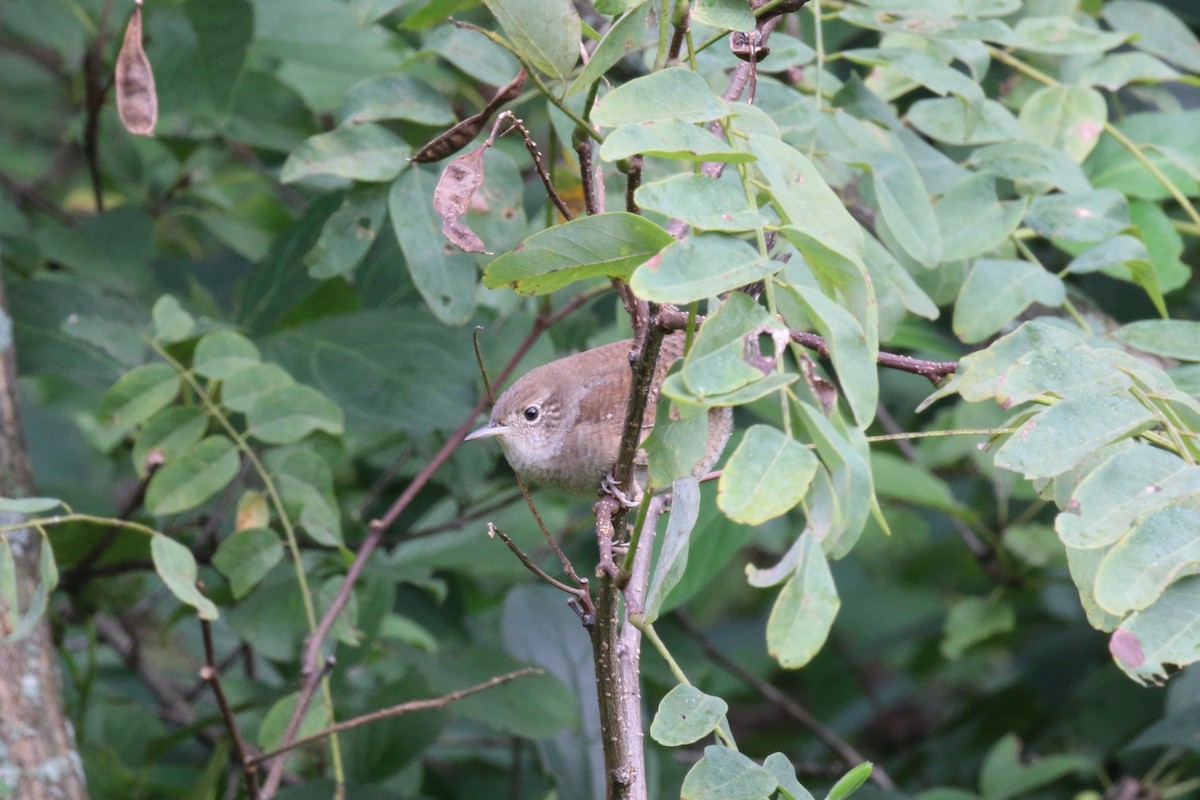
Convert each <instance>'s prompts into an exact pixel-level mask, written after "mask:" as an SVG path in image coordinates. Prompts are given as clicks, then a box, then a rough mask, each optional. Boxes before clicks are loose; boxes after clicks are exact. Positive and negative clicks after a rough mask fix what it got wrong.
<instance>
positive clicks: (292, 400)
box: [246, 385, 344, 444]
mask: <svg viewBox="0 0 1200 800" xmlns="http://www.w3.org/2000/svg"><path fill="white" fill-rule="evenodd" d="M246 422H247V430H246V432H247V433H248V434H249V435H251V436H253V437H255V438H256V439H259V440H261V441H264V442H269V443H270V444H288V443H290V442H297V441H299V440H301V439H303V438H304V437H305V436H308V435H309V434H310V433H312V432H313V431H325V432H326V433H332V434H339V433H341V432H342V430H343V428H344V419H343V416H342V409H341V408H339V407H338V405H337V403H335V402H333V401H332V400H330V399H329V398H328V397H326V396H325V395H323V394H321V393H320V392H318V391H317V390H316V389H314V388H312V387H311V386H300V385H296V386H281V387H279V388H277V389H273V390H271V391H269V392H265V393H264V394H261V395H259V396H258V398H257V399H255V401H254V403H253V405H251V406H250V409H249V410H248V411H247V412H246Z"/></svg>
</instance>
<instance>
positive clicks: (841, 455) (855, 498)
mask: <svg viewBox="0 0 1200 800" xmlns="http://www.w3.org/2000/svg"><path fill="white" fill-rule="evenodd" d="M794 408H795V410H796V413H797V414H799V416H800V419H801V422H802V423H803V425H804V428H805V430H806V431H807V432H808V435H809V437H810V438H811V439H812V440H813V444H815V445H816V446H817V454H818V455H820V457H821V462H822V463H823V464H824V465H825V467H826V469H827V470H828V472H829V482H830V484H831V486H832V495H833V496H834V498H836V501H831V503H832V504H834V505H836V510H834V511H832V512H831V517H832V518H831V519H830V521H829V522H828V529H827V530H825V531H824V537H823V538H822V546H823V547H824V548H825V551H826V552H827V553H829V556H830V557H831V558H841V557H843V556H845V555H846V554H847V553H849V552H850V548H852V547H853V546H854V543H855V542H856V541H857V540H858V537H859V536H860V535H861V534H862V531H863V528H864V526H865V525H866V524H867V517H868V516H869V515H870V514H871V511H872V508H873V507H876V506H877V505H878V503H877V501H876V499H875V485H874V481H873V479H872V478H871V466H870V460H869V459H870V455H869V454H870V447H869V445H868V443H867V439H866V436H865V435H864V434H863V433H862V431H860V430H858V429H857V428H854V427H851V426H848V425H846V424H845V423H844V422H842V421H841V419H840V418H832V419H831V418H830V417H826V416H825V415H824V414H823V413H822V412H821V411H819V410H817V408H816V407H815V406H813V405H811V404H809V403H798V404H796V405H795V406H794ZM835 422H836V423H837V424H836V425H835V424H834V423H835ZM819 474H820V473H818V475H819ZM864 498H865V502H864ZM811 521H812V518H811V517H810V522H811Z"/></svg>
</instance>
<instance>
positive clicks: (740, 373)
mask: <svg viewBox="0 0 1200 800" xmlns="http://www.w3.org/2000/svg"><path fill="white" fill-rule="evenodd" d="M772 330H774V331H778V332H780V333H781V334H782V331H783V328H782V327H781V326H779V325H777V324H772V320H771V318H770V317H769V316H768V314H767V312H766V309H764V308H763V307H762V306H760V305H758V304H757V303H755V302H754V301H753V300H751V299H750V298H749V297H748V296H747V295H745V294H743V293H741V292H735V293H733V294H731V295H730V296H729V298H728V299H727V300H726V301H725V302H724V303H723V304H722V305H721V307H720V308H719V309H718V310H717V313H715V314H713V315H712V316H711V317H709V318H708V319H707V320H705V322H704V326H703V327H701V328H700V334H699V335H698V336H697V337H696V341H695V342H694V343H693V344H692V349H691V350H690V351H688V355H687V358H686V359H685V360H684V362H683V371H682V372H681V373H680V374H681V375H682V377H683V382H684V384H686V386H687V388H688V390H689V392H690V395H691V396H692V397H695V398H698V399H699V401H701V402H704V401H705V400H706V398H708V397H709V396H710V395H721V394H727V393H728V392H732V391H734V390H736V389H740V388H741V387H743V386H746V385H747V384H750V383H753V382H754V381H757V380H761V379H762V378H763V377H765V373H764V372H763V370H761V369H759V368H758V367H757V366H754V365H752V364H750V363H748V362H747V361H746V352H747V342H746V337H754V338H755V341H756V342H757V337H758V334H759V332H762V331H772Z"/></svg>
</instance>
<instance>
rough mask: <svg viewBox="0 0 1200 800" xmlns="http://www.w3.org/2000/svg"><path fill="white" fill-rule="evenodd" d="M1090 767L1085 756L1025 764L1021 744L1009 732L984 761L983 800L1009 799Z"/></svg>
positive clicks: (1048, 757)
mask: <svg viewBox="0 0 1200 800" xmlns="http://www.w3.org/2000/svg"><path fill="white" fill-rule="evenodd" d="M1091 768H1092V764H1091V762H1090V761H1089V760H1088V759H1086V758H1084V757H1082V756H1045V757H1043V758H1039V759H1034V760H1032V761H1030V762H1029V763H1028V764H1022V763H1021V743H1020V741H1019V740H1018V739H1017V737H1016V736H1015V735H1013V734H1011V733H1010V734H1008V735H1007V736H1005V737H1004V738H1002V739H1001V740H1000V741H998V742H996V744H995V745H994V746H993V747H992V749H991V751H990V752H989V753H988V755H987V758H986V759H985V760H984V762H983V769H982V770H980V772H979V791H980V794H982V795H983V797H984V800H1009V798H1014V797H1022V796H1024V795H1027V794H1030V793H1032V792H1033V790H1035V789H1037V788H1039V787H1042V786H1045V785H1046V784H1048V783H1053V782H1054V781H1056V780H1058V779H1059V778H1062V777H1064V776H1066V775H1070V774H1071V773H1073V772H1083V771H1085V770H1089V769H1091Z"/></svg>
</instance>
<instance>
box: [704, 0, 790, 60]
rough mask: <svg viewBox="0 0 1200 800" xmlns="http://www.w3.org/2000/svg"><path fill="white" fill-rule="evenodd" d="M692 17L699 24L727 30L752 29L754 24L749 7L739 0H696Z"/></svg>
mask: <svg viewBox="0 0 1200 800" xmlns="http://www.w3.org/2000/svg"><path fill="white" fill-rule="evenodd" d="M692 19H693V20H694V21H695V22H699V23H700V24H701V25H708V26H709V27H711V28H717V29H718V30H727V31H752V30H754V25H755V18H754V14H752V13H751V12H750V7H749V6H747V5H746V4H745V3H742V2H740V0H696V4H695V6H694V7H693V8H692ZM774 44H775V43H774V42H772V45H774ZM772 49H774V48H772Z"/></svg>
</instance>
